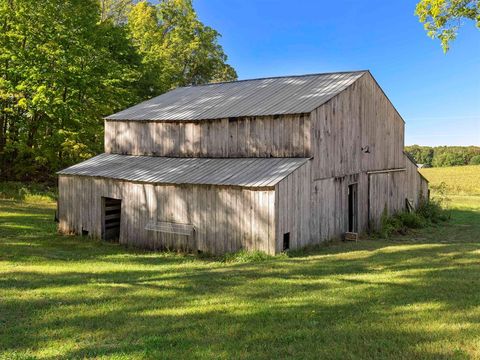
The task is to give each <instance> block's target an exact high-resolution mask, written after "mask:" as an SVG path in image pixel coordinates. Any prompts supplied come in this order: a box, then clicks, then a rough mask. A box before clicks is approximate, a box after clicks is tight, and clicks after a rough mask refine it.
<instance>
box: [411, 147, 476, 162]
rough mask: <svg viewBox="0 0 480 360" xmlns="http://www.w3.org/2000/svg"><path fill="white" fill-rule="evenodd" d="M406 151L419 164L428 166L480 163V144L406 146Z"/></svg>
mask: <svg viewBox="0 0 480 360" xmlns="http://www.w3.org/2000/svg"><path fill="white" fill-rule="evenodd" d="M405 151H406V152H407V153H408V154H409V155H410V156H412V157H413V158H414V159H415V161H416V162H417V163H418V164H423V165H426V166H427V167H444V166H460V165H480V147H479V146H435V147H432V146H420V145H411V146H406V147H405Z"/></svg>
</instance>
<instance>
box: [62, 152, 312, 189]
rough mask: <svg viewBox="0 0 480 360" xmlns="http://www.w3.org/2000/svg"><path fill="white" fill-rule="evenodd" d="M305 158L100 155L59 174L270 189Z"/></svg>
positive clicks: (147, 181) (304, 161)
mask: <svg viewBox="0 0 480 360" xmlns="http://www.w3.org/2000/svg"><path fill="white" fill-rule="evenodd" d="M308 160H309V159H308V158H231V159H225V158H167V157H152V156H130V155H117V154H101V155H98V156H95V157H93V158H91V159H89V160H86V161H84V162H82V163H80V164H76V165H73V166H71V167H69V168H67V169H64V170H61V171H59V172H58V173H57V174H59V175H76V176H92V177H101V178H110V179H117V180H126V181H134V182H146V183H153V184H177V185H180V184H205V185H226V186H241V187H272V186H274V185H275V184H277V183H278V182H279V181H281V180H282V179H283V178H285V177H286V176H288V175H289V174H290V173H292V172H293V171H294V170H295V169H297V168H298V167H300V166H301V165H303V164H304V163H306V162H307V161H308Z"/></svg>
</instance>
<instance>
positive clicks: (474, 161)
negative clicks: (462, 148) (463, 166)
mask: <svg viewBox="0 0 480 360" xmlns="http://www.w3.org/2000/svg"><path fill="white" fill-rule="evenodd" d="M470 165H480V155H475V156H474V157H472V158H471V159H470Z"/></svg>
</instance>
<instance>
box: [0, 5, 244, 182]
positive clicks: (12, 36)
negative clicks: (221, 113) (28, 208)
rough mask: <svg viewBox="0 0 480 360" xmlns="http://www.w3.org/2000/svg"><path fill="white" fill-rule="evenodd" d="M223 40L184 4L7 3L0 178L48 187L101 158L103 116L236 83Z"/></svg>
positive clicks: (1, 61)
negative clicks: (176, 91)
mask: <svg viewBox="0 0 480 360" xmlns="http://www.w3.org/2000/svg"><path fill="white" fill-rule="evenodd" d="M218 37H219V34H218V33H217V32H216V31H215V30H213V29H211V28H209V27H207V26H205V25H203V24H202V23H201V22H200V21H199V20H198V18H197V16H196V14H195V11H194V10H193V7H192V4H191V2H190V1H186V0H164V1H161V2H160V3H159V4H158V5H155V6H154V5H151V4H150V3H147V2H145V1H143V2H138V3H137V2H136V1H133V0H42V1H31V0H0V170H1V172H0V176H1V177H3V178H7V179H37V180H41V179H42V178H44V179H48V178H50V177H51V176H52V174H53V173H54V171H55V170H57V169H59V168H62V167H66V166H68V165H70V164H72V163H75V162H78V161H81V160H83V159H85V158H87V157H89V156H92V155H94V154H95V153H99V152H101V151H102V148H103V120H102V117H104V116H106V115H108V114H111V113H113V112H115V111H118V110H121V109H123V108H126V107H128V106H131V105H133V104H135V103H137V102H139V101H141V100H144V99H146V98H149V97H152V96H156V95H159V94H161V93H162V92H165V91H168V90H170V89H171V88H172V87H175V86H180V85H187V84H198V83H205V82H209V81H221V80H230V79H234V78H236V73H235V71H234V70H233V69H232V68H231V67H230V66H229V65H227V64H226V63H225V61H226V55H225V54H224V52H223V49H222V48H221V46H220V45H219V44H218Z"/></svg>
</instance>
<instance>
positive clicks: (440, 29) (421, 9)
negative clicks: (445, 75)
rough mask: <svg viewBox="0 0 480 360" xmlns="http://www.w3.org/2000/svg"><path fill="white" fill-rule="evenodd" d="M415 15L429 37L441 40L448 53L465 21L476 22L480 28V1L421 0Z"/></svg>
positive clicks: (444, 49)
mask: <svg viewBox="0 0 480 360" xmlns="http://www.w3.org/2000/svg"><path fill="white" fill-rule="evenodd" d="M415 15H417V16H418V18H419V19H420V22H422V23H423V24H424V27H425V30H426V31H427V34H428V36H430V37H431V38H437V39H439V40H440V42H441V44H442V47H443V51H444V52H447V51H448V50H449V48H450V43H451V42H452V41H453V40H455V38H456V36H457V32H458V29H459V28H460V27H461V26H462V25H463V23H464V21H465V20H467V21H468V20H472V21H474V22H475V23H476V26H477V28H480V0H421V1H420V2H419V3H418V4H417V7H416V9H415Z"/></svg>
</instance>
